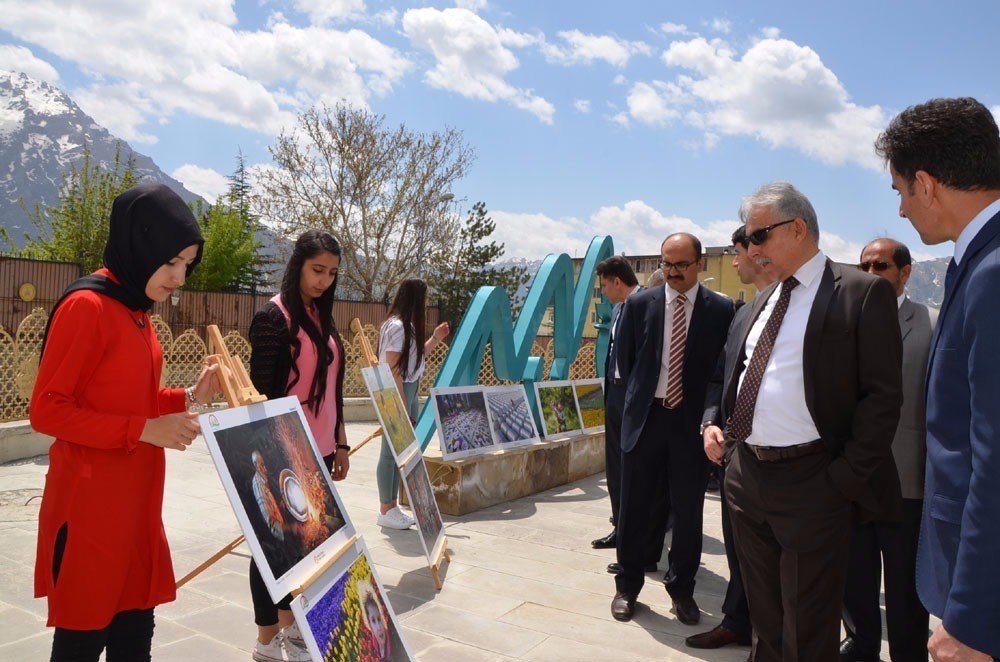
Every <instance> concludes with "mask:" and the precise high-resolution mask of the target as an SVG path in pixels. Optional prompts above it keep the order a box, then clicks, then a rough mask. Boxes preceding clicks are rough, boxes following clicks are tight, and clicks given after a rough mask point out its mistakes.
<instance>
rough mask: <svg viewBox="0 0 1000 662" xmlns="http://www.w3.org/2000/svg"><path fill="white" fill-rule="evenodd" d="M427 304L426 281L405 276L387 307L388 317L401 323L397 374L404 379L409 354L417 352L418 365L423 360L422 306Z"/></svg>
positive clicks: (407, 367)
mask: <svg viewBox="0 0 1000 662" xmlns="http://www.w3.org/2000/svg"><path fill="white" fill-rule="evenodd" d="M426 305H427V283H425V282H424V281H422V280H420V279H419V278H407V279H406V280H404V281H403V282H402V283H400V284H399V289H398V290H396V298H395V299H393V301H392V306H391V307H390V308H389V317H398V318H399V320H400V321H401V322H402V323H403V351H401V352H400V353H399V363H398V364H397V365H398V367H399V374H401V375H402V376H403V381H406V380H407V378H408V377H410V376H411V375H410V374H409V373H410V356H411V354H412V353H413V352H418V354H417V356H418V358H419V360H418V361H417V363H416V365H417V366H419V365H420V362H421V361H423V358H424V357H423V354H424V341H425V340H426V330H425V329H424V314H425V311H424V308H425V307H426Z"/></svg>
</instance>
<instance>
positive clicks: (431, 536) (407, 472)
mask: <svg viewBox="0 0 1000 662" xmlns="http://www.w3.org/2000/svg"><path fill="white" fill-rule="evenodd" d="M401 473H402V476H403V487H405V488H406V496H407V498H408V499H409V501H410V508H412V509H413V516H414V518H415V519H416V520H417V531H418V532H419V533H420V544H421V545H423V547H424V554H426V555H427V562H428V563H429V564H431V565H434V562H435V561H437V555H438V551H439V550H438V546H439V545H440V544H441V541H442V540H443V538H444V523H443V522H442V521H441V511H440V510H438V505H437V501H435V500H434V488H433V487H432V486H431V481H430V477H429V476H428V475H427V466H426V465H425V464H424V457H423V456H422V455H420V454H419V453H418V454H417V455H415V456H414V457H413V458H412V459H411V460H410V461H409V462H407V464H406V466H405V467H403V468H402V472H401Z"/></svg>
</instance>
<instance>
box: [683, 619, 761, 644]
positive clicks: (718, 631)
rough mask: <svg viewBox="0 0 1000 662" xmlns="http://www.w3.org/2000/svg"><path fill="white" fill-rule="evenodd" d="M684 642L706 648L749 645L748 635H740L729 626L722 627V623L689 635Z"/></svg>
mask: <svg viewBox="0 0 1000 662" xmlns="http://www.w3.org/2000/svg"><path fill="white" fill-rule="evenodd" d="M684 644H685V645H687V646H689V647H691V648H706V649H715V648H722V647H723V646H728V645H729V644H736V645H738V646H749V645H750V635H745V636H741V635H738V634H736V633H735V632H733V631H732V630H730V629H729V628H724V627H722V625H716V626H715V627H714V628H713V629H711V630H709V631H708V632H702V633H701V634H695V635H691V636H690V637H688V638H687V639H685V640H684Z"/></svg>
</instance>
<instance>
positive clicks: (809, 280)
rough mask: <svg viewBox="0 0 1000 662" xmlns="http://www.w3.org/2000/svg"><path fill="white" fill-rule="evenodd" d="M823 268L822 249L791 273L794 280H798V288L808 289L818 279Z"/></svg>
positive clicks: (824, 266)
mask: <svg viewBox="0 0 1000 662" xmlns="http://www.w3.org/2000/svg"><path fill="white" fill-rule="evenodd" d="M825 268H826V256H825V255H823V251H819V252H817V253H816V254H815V255H813V256H812V258H810V259H809V261H808V262H806V263H805V264H803V265H802V266H801V267H799V270H798V271H796V272H795V274H793V275H794V276H795V280H797V281H799V287H800V289H804V290H808V289H809V288H810V287H812V285H813V283H815V282H817V281H818V279H819V277H820V276H821V275H822V274H823V269H825Z"/></svg>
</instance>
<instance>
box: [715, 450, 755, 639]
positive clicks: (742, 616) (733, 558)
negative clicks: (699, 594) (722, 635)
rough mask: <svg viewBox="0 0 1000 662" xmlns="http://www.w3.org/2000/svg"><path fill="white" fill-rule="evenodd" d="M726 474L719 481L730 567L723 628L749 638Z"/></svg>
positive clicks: (744, 592)
mask: <svg viewBox="0 0 1000 662" xmlns="http://www.w3.org/2000/svg"><path fill="white" fill-rule="evenodd" d="M725 480H726V473H725V470H724V469H723V471H722V475H721V480H720V481H719V496H720V501H721V502H722V542H723V544H724V545H725V546H726V565H728V566H729V584H728V585H727V586H726V597H725V599H724V600H723V601H722V613H723V614H724V616H723V618H722V627H724V628H726V629H727V630H729V631H730V632H735V633H736V634H738V635H740V636H741V637H749V636H750V633H751V627H750V608H749V607H748V606H747V594H746V591H745V590H744V589H743V575H742V573H740V562H739V557H738V556H737V554H736V541H735V540H733V523H732V519H731V515H730V514H729V504H727V503H726V483H725Z"/></svg>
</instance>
